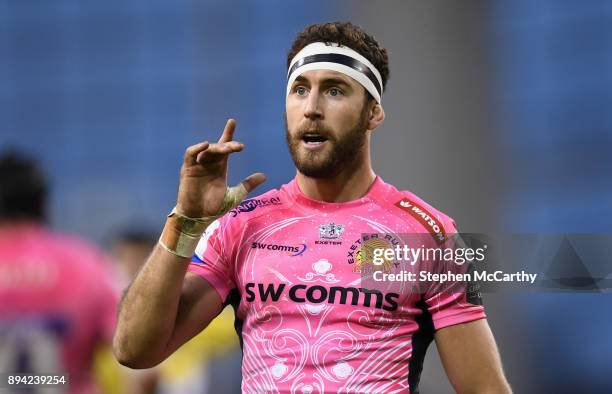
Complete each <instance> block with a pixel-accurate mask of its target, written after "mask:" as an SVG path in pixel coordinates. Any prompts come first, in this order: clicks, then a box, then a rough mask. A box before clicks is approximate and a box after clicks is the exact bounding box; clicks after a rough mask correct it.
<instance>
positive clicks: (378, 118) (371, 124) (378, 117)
mask: <svg viewBox="0 0 612 394" xmlns="http://www.w3.org/2000/svg"><path fill="white" fill-rule="evenodd" d="M369 112H370V113H369V117H368V130H374V129H375V128H377V127H378V126H380V125H381V124H383V122H384V121H385V110H384V109H383V107H382V106H381V105H380V104H378V103H377V102H376V101H375V102H374V105H373V106H372V108H370V111H369Z"/></svg>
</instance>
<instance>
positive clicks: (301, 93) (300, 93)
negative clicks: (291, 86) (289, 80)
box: [295, 86, 306, 96]
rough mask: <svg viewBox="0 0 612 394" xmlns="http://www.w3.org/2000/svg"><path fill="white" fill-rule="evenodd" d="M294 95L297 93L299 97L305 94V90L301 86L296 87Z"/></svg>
mask: <svg viewBox="0 0 612 394" xmlns="http://www.w3.org/2000/svg"><path fill="white" fill-rule="evenodd" d="M295 93H297V94H298V95H299V96H303V95H304V94H306V88H305V87H303V86H298V87H297V88H295Z"/></svg>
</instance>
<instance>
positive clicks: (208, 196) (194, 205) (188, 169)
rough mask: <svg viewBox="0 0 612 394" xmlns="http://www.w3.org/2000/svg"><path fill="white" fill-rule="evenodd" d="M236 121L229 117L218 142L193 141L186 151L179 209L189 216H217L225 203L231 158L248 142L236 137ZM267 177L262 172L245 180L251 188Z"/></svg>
mask: <svg viewBox="0 0 612 394" xmlns="http://www.w3.org/2000/svg"><path fill="white" fill-rule="evenodd" d="M235 130H236V121H235V120H234V119H228V121H227V123H226V124H225V129H224V130H223V133H222V134H221V138H219V141H217V143H212V144H211V143H209V142H208V141H205V142H201V143H199V144H196V145H192V146H190V147H188V148H187V150H186V151H185V157H184V160H183V165H182V167H181V176H180V183H179V191H178V198H177V203H176V208H177V211H178V212H179V213H181V214H183V215H185V216H188V217H192V218H199V217H203V216H214V215H216V214H217V213H218V212H219V209H220V208H221V206H222V204H223V198H224V196H225V192H226V190H227V188H228V186H227V159H228V158H229V155H230V154H232V153H234V152H240V151H241V150H242V149H244V145H243V144H242V143H240V142H238V141H234V140H233V139H234V131H235ZM265 180H266V176H265V175H264V174H262V173H260V172H257V173H254V174H251V175H249V176H248V177H247V178H245V179H244V180H243V181H242V184H243V185H244V187H245V189H246V190H247V192H251V191H252V190H253V189H255V188H256V187H257V186H259V185H260V184H262V183H263V182H264V181H265Z"/></svg>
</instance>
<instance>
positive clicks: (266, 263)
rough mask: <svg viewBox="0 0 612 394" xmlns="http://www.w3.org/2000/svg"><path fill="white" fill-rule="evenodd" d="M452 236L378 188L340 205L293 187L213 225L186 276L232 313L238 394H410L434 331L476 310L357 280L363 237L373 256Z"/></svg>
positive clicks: (447, 226) (453, 299)
mask: <svg viewBox="0 0 612 394" xmlns="http://www.w3.org/2000/svg"><path fill="white" fill-rule="evenodd" d="M455 231H456V230H455V226H454V223H453V221H452V220H451V219H450V218H449V217H447V216H446V215H444V214H443V213H441V212H439V211H437V210H436V209H434V208H432V207H431V206H429V205H428V204H427V203H425V202H423V201H422V200H421V199H419V198H418V197H416V196H415V195H414V194H412V193H410V192H406V191H398V190H397V189H396V188H395V187H394V186H392V185H390V184H387V183H385V182H384V181H383V180H382V179H381V178H380V177H377V178H376V179H375V181H374V183H373V184H372V186H371V187H370V189H369V191H368V192H367V194H366V195H365V196H363V197H362V198H360V199H358V200H354V201H350V202H345V203H327V202H322V201H316V200H313V199H311V198H309V197H307V196H306V195H304V194H303V193H302V192H301V191H300V190H299V187H298V184H297V182H296V180H295V179H294V180H293V181H291V182H290V183H288V184H286V185H283V186H282V187H281V189H280V190H271V191H269V192H267V193H265V194H263V195H261V196H258V197H255V198H251V199H248V200H245V201H243V202H242V203H241V204H240V205H239V206H237V207H236V208H235V209H233V210H232V211H230V212H228V213H227V214H226V215H224V216H223V217H222V218H220V219H219V220H217V221H216V222H214V223H213V224H211V226H209V228H208V229H207V231H206V233H205V234H204V235H203V238H202V240H201V241H200V243H199V245H198V248H197V249H196V253H195V255H194V257H193V259H192V262H191V264H190V266H189V271H190V272H193V273H195V274H198V275H200V276H202V277H203V278H204V279H206V280H207V281H208V282H209V283H210V284H211V285H212V286H213V287H214V288H215V289H216V291H217V292H218V293H219V296H220V297H221V299H222V300H224V301H225V303H226V304H231V305H233V307H234V309H235V314H236V324H235V326H236V330H237V332H238V335H239V337H240V342H241V345H242V350H243V359H242V391H243V392H244V393H332V392H333V393H409V392H412V393H417V392H418V382H419V377H420V373H421V370H422V364H423V359H424V357H425V351H426V349H427V346H428V345H429V343H430V342H431V341H432V339H433V333H434V331H435V330H436V329H440V328H443V327H446V326H450V325H453V324H459V323H464V322H469V321H473V320H477V319H482V318H484V317H485V313H484V309H483V307H482V306H481V305H475V304H476V303H474V304H472V303H469V302H468V300H467V298H466V295H465V292H453V293H451V292H440V291H434V290H433V289H424V290H421V291H418V292H417V291H412V290H411V287H410V286H408V285H405V284H397V283H393V284H388V283H387V284H380V285H379V286H376V285H374V284H373V281H372V280H371V279H369V280H367V281H366V280H365V279H362V274H363V273H364V272H366V268H367V264H368V261H367V259H366V258H364V256H365V255H366V254H367V250H365V249H366V243H367V242H365V240H366V239H367V237H364V236H362V234H370V233H371V234H375V233H377V234H381V236H380V238H379V239H377V240H376V242H378V243H376V242H375V245H379V246H380V245H384V244H385V242H386V243H388V244H393V243H394V242H393V241H394V235H393V234H424V236H425V237H426V238H427V239H429V240H430V241H431V242H432V243H433V242H434V241H435V240H436V238H438V237H446V236H448V234H451V233H453V232H455ZM382 234H386V235H387V236H386V237H383V236H382ZM381 242H382V244H381ZM366 282H367V283H366Z"/></svg>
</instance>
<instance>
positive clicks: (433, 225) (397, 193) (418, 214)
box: [385, 184, 457, 239]
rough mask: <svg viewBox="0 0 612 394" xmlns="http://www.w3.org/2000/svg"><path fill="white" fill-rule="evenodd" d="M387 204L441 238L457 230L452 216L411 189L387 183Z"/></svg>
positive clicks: (397, 213)
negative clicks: (400, 188)
mask: <svg viewBox="0 0 612 394" xmlns="http://www.w3.org/2000/svg"><path fill="white" fill-rule="evenodd" d="M385 204H386V205H387V206H388V209H389V210H391V211H392V212H393V213H394V214H396V215H398V216H400V217H401V218H403V219H405V220H416V221H418V222H420V223H421V224H423V225H424V226H425V227H426V228H427V230H428V231H430V232H431V233H432V235H434V236H436V237H438V238H440V239H443V238H444V234H447V233H454V232H456V231H457V230H456V225H455V221H454V220H453V218H452V217H450V216H449V215H447V214H446V213H444V212H442V211H441V210H440V209H438V208H436V207H434V206H433V205H431V204H429V203H428V202H426V201H425V200H424V199H422V198H421V197H419V196H417V195H416V194H415V193H413V192H412V191H410V190H398V189H397V188H396V187H395V186H393V185H390V184H387V193H386V198H385Z"/></svg>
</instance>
